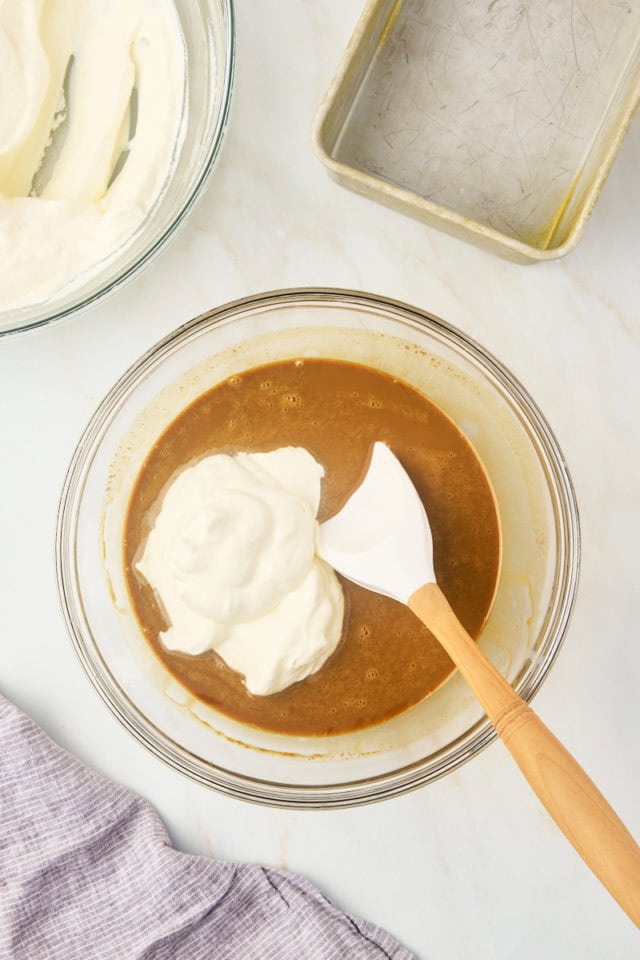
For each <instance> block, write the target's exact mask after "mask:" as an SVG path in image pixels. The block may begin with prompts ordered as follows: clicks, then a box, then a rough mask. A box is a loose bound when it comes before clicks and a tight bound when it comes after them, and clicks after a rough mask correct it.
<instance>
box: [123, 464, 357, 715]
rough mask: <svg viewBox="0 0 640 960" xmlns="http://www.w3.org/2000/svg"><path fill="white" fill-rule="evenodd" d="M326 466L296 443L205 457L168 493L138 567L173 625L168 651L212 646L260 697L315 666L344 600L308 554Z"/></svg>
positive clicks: (338, 629)
mask: <svg viewBox="0 0 640 960" xmlns="http://www.w3.org/2000/svg"><path fill="white" fill-rule="evenodd" d="M323 476H324V469H323V468H322V466H321V465H320V464H319V463H318V462H317V461H316V460H315V459H314V458H313V457H312V456H311V454H310V453H309V452H308V451H307V450H304V449H302V448H301V447H282V448H281V449H279V450H274V451H272V452H271V453H241V454H238V455H237V456H234V457H231V456H227V455H225V454H214V455H212V456H209V457H206V458H204V459H203V460H200V461H199V462H198V463H197V464H195V465H194V466H191V467H187V468H186V469H184V470H183V471H182V472H181V473H179V474H178V476H177V477H176V478H175V480H173V482H172V483H171V484H170V485H169V487H168V489H167V490H166V492H165V494H164V496H163V498H162V501H161V505H160V510H159V513H158V515H157V517H156V520H155V524H154V526H153V529H152V530H151V532H150V534H149V536H148V538H147V541H146V544H145V548H144V553H143V556H142V559H141V560H140V561H139V562H138V563H137V564H136V567H137V569H138V570H139V571H140V573H142V575H143V576H144V577H145V579H146V580H147V581H148V583H149V584H150V585H151V586H152V587H153V588H154V589H155V591H156V593H157V595H158V597H159V599H160V602H161V604H162V606H163V607H164V610H165V613H166V616H167V619H168V620H169V621H170V624H171V626H170V627H169V629H168V630H167V631H166V632H165V633H163V634H161V640H162V642H163V643H164V645H165V646H166V647H167V648H168V649H170V650H177V651H181V652H183V653H189V654H200V653H204V652H205V651H206V650H215V651H216V652H217V653H218V654H219V655H220V656H221V657H222V658H223V659H224V660H225V662H226V663H227V664H228V665H229V666H230V667H231V668H232V669H233V670H236V671H237V672H238V673H241V674H242V675H243V676H244V678H245V683H246V686H247V688H248V690H250V692H251V693H254V694H259V695H263V696H264V695H267V694H271V693H276V692H277V691H278V690H283V689H284V688H285V687H288V686H290V685H291V684H293V683H296V682H297V681H298V680H303V679H304V678H305V677H308V676H309V675H310V674H312V673H315V672H316V670H319V669H320V667H321V666H322V665H323V663H324V662H325V661H326V660H327V658H328V657H329V656H330V655H331V653H333V651H334V650H335V648H336V646H337V644H338V642H339V640H340V636H341V633H342V619H343V614H344V598H343V594H342V588H341V587H340V584H339V582H338V579H337V577H336V575H335V573H334V571H333V569H332V568H331V567H330V566H329V565H328V564H327V563H325V561H324V560H321V559H320V557H319V556H318V555H317V552H316V547H317V540H318V523H317V520H316V514H317V511H318V505H319V503H320V483H321V480H322V477H323Z"/></svg>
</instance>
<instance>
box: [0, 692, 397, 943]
mask: <svg viewBox="0 0 640 960" xmlns="http://www.w3.org/2000/svg"><path fill="white" fill-rule="evenodd" d="M0 957H1V958H2V960H49V958H54V957H55V958H56V960H58V958H61V960H97V958H99V960H200V958H207V960H208V958H215V960H276V958H278V960H280V958H282V960H306V958H309V960H311V958H313V960H325V958H329V957H331V958H337V957H340V958H343V957H345V958H346V957H348V958H350V960H351V958H353V960H383V958H392V960H412V955H411V954H410V953H409V952H408V951H407V950H405V949H404V948H403V947H401V946H399V945H398V944H397V943H396V941H395V940H393V938H392V937H390V936H389V934H387V933H385V932H384V931H383V930H380V929H379V928H378V927H376V926H374V925H373V924H371V923H368V922H367V921H363V920H356V919H354V918H353V917H349V916H347V915H345V914H343V913H341V911H340V910H338V909H337V908H336V907H334V906H333V905H332V904H331V903H330V902H329V901H328V900H326V899H325V898H324V897H323V896H322V894H321V893H319V891H318V890H316V888H315V887H313V886H312V885H311V884H310V883H308V882H307V881H306V880H304V879H302V878H301V877H298V876H296V875H294V874H290V873H283V872H281V871H279V870H272V869H268V868H264V867H260V866H257V865H255V864H233V863H222V862H219V861H215V860H208V859H206V858H205V857H196V856H189V855H187V854H184V853H179V852H178V851H177V850H174V849H173V848H172V847H171V846H170V843H169V838H168V836H167V833H166V830H165V829H164V826H163V825H162V822H161V821H160V818H159V817H158V815H157V814H156V812H155V810H154V809H153V808H152V807H151V806H150V805H149V804H148V803H146V802H145V801H144V800H142V799H141V798H140V797H138V796H136V795H135V794H133V793H130V792H129V791H128V790H125V789H124V788H123V787H119V786H116V785H115V784H113V783H110V782H109V781H108V780H105V779H103V778H102V777H100V776H98V775H97V774H96V773H94V772H93V771H92V770H89V769H88V768H87V767H85V766H83V764H81V763H80V762H79V761H78V760H76V759H75V758H74V757H72V756H70V755H69V754H68V753H66V752H65V751H64V750H63V749H62V748H61V747H59V746H57V744H55V743H53V742H52V741H51V740H50V739H49V738H48V737H47V736H46V735H45V734H44V733H43V732H42V731H41V730H40V729H39V728H38V727H37V726H36V724H35V723H33V721H32V720H30V719H29V718H28V717H27V716H25V714H23V713H21V712H20V711H19V710H18V709H17V708H16V707H14V706H13V705H12V704H11V703H9V702H8V701H7V700H5V699H4V698H3V697H0Z"/></svg>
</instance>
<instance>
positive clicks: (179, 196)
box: [0, 0, 235, 337]
mask: <svg viewBox="0 0 640 960" xmlns="http://www.w3.org/2000/svg"><path fill="white" fill-rule="evenodd" d="M175 4H176V7H177V9H178V13H179V16H180V22H181V24H182V30H183V34H184V41H185V46H186V51H187V65H186V70H187V104H186V107H187V120H186V123H185V125H184V130H183V143H182V147H181V149H180V153H179V155H178V157H177V160H176V162H175V165H174V168H173V170H172V172H171V175H170V179H169V181H168V183H167V185H166V187H165V189H164V191H163V192H162V194H161V195H160V197H159V198H158V200H157V201H156V203H155V204H154V206H153V208H152V209H151V210H150V211H149V214H148V215H147V217H146V218H145V220H144V221H143V223H142V224H141V225H140V227H139V228H138V230H136V232H135V233H134V234H133V236H132V237H131V238H129V239H128V240H126V241H125V242H124V243H123V244H122V245H121V246H120V247H119V248H118V249H117V250H115V251H114V252H113V253H112V254H111V255H110V256H108V257H107V258H106V259H105V260H104V261H103V262H102V264H101V265H100V267H99V268H96V269H95V270H94V269H89V270H88V271H87V275H86V279H85V280H84V282H82V283H73V284H72V285H70V286H69V288H68V289H67V288H65V289H63V290H61V291H60V292H59V293H58V294H54V295H53V296H51V297H50V298H49V299H48V300H46V301H44V302H42V303H37V304H34V305H30V306H26V307H21V308H19V309H12V310H5V311H3V310H2V304H1V303H0V337H2V336H6V335H8V334H15V333H19V332H24V331H27V330H33V329H34V328H37V327H43V326H46V325H47V324H49V323H53V322H54V321H55V320H61V319H62V318H63V317H68V316H70V315H71V314H73V313H79V312H80V311H81V310H84V309H85V308H86V307H88V306H90V305H91V304H93V303H95V302H96V301H97V300H99V299H101V298H102V297H105V296H107V294H111V293H113V292H114V291H115V290H117V289H118V288H119V287H120V286H122V284H124V283H125V282H126V281H127V280H129V279H131V277H133V276H134V274H136V273H137V272H138V271H139V270H140V269H142V267H143V266H144V265H145V264H147V263H149V261H150V260H151V258H152V257H153V256H154V255H155V254H156V253H157V252H158V251H159V250H160V249H161V248H162V247H163V246H164V244H165V243H166V242H167V240H168V239H169V237H171V236H172V235H173V234H174V233H175V231H176V229H177V227H178V226H179V225H180V224H181V223H182V222H183V221H184V218H185V216H186V215H187V213H188V212H189V210H190V209H191V207H192V206H193V204H194V202H195V200H196V198H197V197H198V195H199V193H200V191H201V190H202V188H203V186H204V184H205V183H206V181H207V178H208V176H209V174H210V173H211V170H212V169H213V166H214V164H215V161H216V159H217V157H218V154H219V152H220V147H221V145H222V140H223V137H224V132H225V129H226V125H227V119H228V116H229V108H230V105H231V90H232V85H233V69H234V56H235V54H234V51H235V19H234V10H233V0H175Z"/></svg>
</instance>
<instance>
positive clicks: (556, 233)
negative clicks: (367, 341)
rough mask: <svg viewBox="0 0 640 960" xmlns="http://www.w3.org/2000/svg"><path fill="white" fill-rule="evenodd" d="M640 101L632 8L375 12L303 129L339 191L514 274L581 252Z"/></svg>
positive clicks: (467, 6)
mask: <svg viewBox="0 0 640 960" xmlns="http://www.w3.org/2000/svg"><path fill="white" fill-rule="evenodd" d="M639 101H640V0H614V2H612V0H369V2H368V3H367V5H366V7H365V10H364V13H363V15H362V17H361V18H360V21H359V23H358V25H357V27H356V30H355V32H354V34H353V36H352V38H351V41H350V43H349V46H348V47H347V50H346V53H345V55H344V58H343V61H342V63H341V65H340V67H339V69H338V72H337V74H336V76H335V77H334V79H333V81H332V83H331V86H330V88H329V90H328V92H327V94H326V96H325V98H324V100H323V102H322V104H321V107H320V110H319V112H318V114H317V116H316V119H315V122H314V127H313V142H314V148H315V150H316V152H317V154H318V156H319V157H320V159H321V160H322V162H323V163H324V164H326V166H327V167H328V168H329V171H330V172H331V174H332V175H333V176H334V177H335V178H336V179H337V180H338V181H339V182H341V183H343V184H344V185H345V186H348V187H350V188H351V189H353V190H356V191H358V192H359V193H362V194H365V195H366V196H369V197H372V198H373V199H375V200H378V201H380V202H382V203H386V204H388V205H389V206H392V207H395V208H396V209H398V210H401V211H403V212H404V213H408V214H410V215H412V216H414V217H418V218H419V219H421V220H423V221H425V222H426V223H428V224H430V225H432V226H434V227H438V228H439V229H441V230H445V231H447V232H448V233H452V234H454V235H456V236H458V237H461V238H463V239H465V240H468V241H470V242H472V243H475V244H477V245H478V246H481V247H484V248H486V249H489V250H491V251H492V252H494V253H497V254H500V255H501V256H504V257H507V258H509V259H511V260H515V261H518V262H520V263H532V262H536V261H541V260H551V259H554V258H556V257H560V256H563V255H564V254H566V253H568V252H569V251H570V250H572V249H573V247H574V246H575V245H576V244H577V242H578V240H579V239H580V237H581V235H582V232H583V230H584V227H585V223H586V221H587V219H588V217H589V214H590V213H591V210H592V208H593V205H594V203H595V202H596V200H597V198H598V195H599V193H600V190H601V189H602V185H603V183H604V181H605V179H606V177H607V174H608V172H609V170H610V168H611V165H612V163H613V161H614V158H615V155H616V153H617V151H618V149H619V147H620V144H621V143H622V140H623V138H624V135H625V133H626V131H627V128H628V126H629V123H630V122H631V118H632V116H633V112H634V110H635V108H636V107H637V105H638V102H639Z"/></svg>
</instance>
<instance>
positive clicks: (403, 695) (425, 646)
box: [124, 360, 500, 736]
mask: <svg viewBox="0 0 640 960" xmlns="http://www.w3.org/2000/svg"><path fill="white" fill-rule="evenodd" d="M376 440H382V441H384V442H386V443H387V444H388V445H389V446H390V447H391V449H392V450H393V452H394V453H395V454H396V456H398V458H399V459H400V460H401V462H402V464H403V465H404V467H405V469H406V470H407V472H408V473H409V475H410V477H411V479H412V480H413V482H414V484H415V486H416V489H417V491H418V493H419V495H420V497H421V499H422V501H423V503H424V505H425V507H426V509H427V514H428V517H429V521H430V524H431V529H432V532H433V543H434V561H435V571H436V576H437V578H438V583H439V584H440V586H441V587H442V589H443V591H444V593H445V594H446V596H447V598H448V600H449V602H450V603H451V605H452V606H453V609H454V610H455V611H456V613H457V615H458V617H459V618H460V620H461V621H462V623H463V624H464V626H465V627H466V629H467V630H468V631H469V633H470V634H471V635H472V636H476V635H477V634H478V633H479V631H480V629H481V628H482V625H483V623H484V621H485V618H486V616H487V614H488V612H489V609H490V606H491V603H492V600H493V595H494V591H495V586H496V579H497V575H498V569H499V557H500V531H499V523H498V517H497V513H496V508H495V503H494V499H493V495H492V492H491V489H490V487H489V484H488V482H487V479H486V477H485V474H484V470H483V468H482V466H481V465H480V462H479V461H478V459H477V457H476V455H475V453H474V451H473V450H472V448H471V446H470V445H469V443H468V442H467V440H466V439H465V438H464V437H463V435H462V434H461V433H460V431H459V430H458V428H457V427H456V426H455V425H454V424H453V423H452V422H451V421H450V420H449V419H448V418H447V417H446V416H445V415H444V414H443V413H442V412H441V411H440V410H439V408H438V407H436V406H435V405H434V404H433V403H431V401H429V400H427V399H426V397H424V396H422V395H421V394H420V393H418V392H417V391H416V390H414V389H413V388H412V387H409V386H408V385H407V384H405V383H403V382H401V381H398V380H394V379H392V377H390V376H388V375H387V374H383V373H380V372H379V371H376V370H373V369H371V368H369V367H363V366H360V365H359V364H353V363H345V362H342V361H337V360H304V361H302V360H297V361H293V360H290V361H285V362H280V363H274V364H269V365H268V366H264V367H258V368H255V369H253V370H249V371H247V372H245V373H243V374H241V375H240V376H236V377H231V378H230V379H229V380H226V381H225V382H224V383H222V384H220V385H219V386H217V387H214V388H213V389H212V390H210V391H209V392H208V393H206V394H203V396H201V397H200V398H198V399H197V400H196V401H195V402H194V403H193V404H192V405H191V406H190V407H188V408H187V409H186V410H185V411H184V412H183V413H182V414H180V416H179V417H178V418H177V419H176V420H175V421H174V422H173V423H172V424H171V425H170V426H169V427H168V429H167V430H166V432H165V433H164V434H163V436H162V437H161V438H160V440H159V441H158V442H157V443H156V445H155V446H154V447H153V449H152V450H151V453H150V454H149V456H148V458H147V460H146V462H145V464H144V466H143V468H142V470H141V472H140V474H139V476H138V479H137V481H136V485H135V488H134V490H133V493H132V497H131V503H130V506H129V513H128V517H127V523H126V531H125V540H124V562H125V573H126V578H127V584H128V588H129V592H130V596H131V600H132V602H133V607H134V610H135V613H136V615H137V617H138V620H139V622H140V624H141V626H142V629H143V631H144V633H145V635H146V637H147V639H148V641H149V643H150V644H151V646H152V647H153V650H154V651H155V653H156V654H157V656H158V657H159V658H160V660H162V662H163V663H164V664H165V666H166V667H167V668H168V669H169V670H170V671H171V673H172V674H174V675H175V676H176V677H177V678H178V679H179V680H180V681H181V682H182V683H183V684H184V685H185V686H186V687H188V689H189V690H191V691H192V693H194V694H195V696H196V697H198V698H199V699H200V700H203V701H205V702H206V703H209V704H211V705H213V706H214V707H216V708H217V709H219V710H221V711H223V712H224V713H226V714H228V715H229V716H232V717H234V718H236V719H237V720H240V721H242V722H244V723H249V724H253V725H255V726H258V727H263V728H266V729H269V730H275V731H278V732H282V733H288V734H304V735H311V736H317V735H324V734H335V733H342V732H346V731H349V730H356V729H359V728H362V727H368V726H371V725H372V724H375V723H379V722H381V721H383V720H386V719H388V718H389V717H393V716H394V715H395V714H398V713H401V712H402V711H403V710H406V709H407V708H408V707H411V706H412V705H413V704H415V703H417V702H418V701H420V700H422V699H423V698H424V697H425V696H427V694H429V693H431V692H432V691H433V690H434V689H435V688H436V687H438V686H439V685H440V684H441V683H442V681H443V680H444V679H445V678H446V677H447V676H448V675H449V674H450V673H451V671H452V669H453V665H452V663H451V661H450V660H449V658H448V657H447V655H446V654H445V653H444V651H443V650H442V648H441V647H440V645H439V643H438V642H437V641H436V640H435V639H434V638H433V637H432V636H431V634H430V633H429V632H428V630H427V629H426V628H425V627H423V626H422V625H421V624H420V623H419V622H418V620H417V619H416V618H415V616H414V615H413V614H412V613H411V611H410V610H409V609H408V608H407V607H405V606H403V605H402V604H400V603H397V602H396V601H394V600H389V599H387V598H386V597H382V596H379V595H377V594H375V593H371V592H370V591H368V590H364V589H363V588H362V587H358V586H356V585H355V584H353V583H351V582H349V581H348V580H345V579H344V578H340V579H341V583H342V587H343V590H344V594H345V601H346V602H345V621H344V627H343V637H342V640H341V642H340V644H339V646H338V648H337V649H336V651H335V652H334V653H333V655H332V656H331V657H330V659H329V660H328V661H327V663H326V664H325V665H324V666H323V667H322V669H321V670H319V671H318V672H317V673H315V674H314V675H312V676H311V677H308V678H307V679H306V680H303V681H301V682H300V683H297V684H295V685H294V686H292V687H289V688H288V689H286V690H283V691H281V692H280V693H275V694H272V695H271V696H267V697H259V696H254V695H252V694H250V693H248V691H247V690H246V688H245V686H244V683H243V682H242V679H241V677H240V675H239V674H237V673H235V672H234V671H232V670H231V669H229V668H228V667H227V666H226V664H225V663H224V662H223V661H222V660H221V659H220V658H219V657H218V656H217V654H215V653H207V654H203V655H201V656H197V657H192V656H189V655H187V654H180V653H172V652H169V651H168V650H166V649H165V648H164V647H163V645H162V643H161V642H160V640H159V633H160V631H162V630H165V629H166V628H167V626H168V625H167V623H166V621H165V619H164V617H163V613H162V610H161V608H160V607H159V605H158V603H157V600H156V596H155V593H154V591H153V590H152V589H151V588H150V587H149V585H148V584H147V582H146V581H145V580H144V578H143V577H142V576H141V575H140V574H138V573H137V572H136V571H135V568H134V562H135V559H137V558H138V557H139V556H140V555H141V550H142V545H143V543H144V540H145V538H146V536H147V533H148V531H149V529H150V524H151V523H152V518H153V516H154V513H155V511H156V510H157V501H158V498H159V496H160V494H161V491H162V488H163V487H164V485H165V484H166V483H167V482H168V481H169V480H170V479H171V477H172V476H173V475H174V474H175V473H176V471H178V470H180V469H181V468H183V467H184V466H185V465H186V464H188V463H190V462H192V461H194V460H196V459H199V458H201V457H203V456H205V455H208V454H211V453H238V452H240V451H247V452H256V451H264V452H266V451H269V450H274V449H276V448H278V447H284V446H301V447H306V448H307V450H309V452H310V453H311V454H313V456H314V457H315V458H316V459H317V460H318V461H319V462H320V463H322V464H323V466H324V468H325V471H326V474H325V478H324V481H323V488H322V501H321V504H320V512H319V516H318V518H319V520H320V521H322V520H326V519H327V518H328V517H330V516H332V515H333V514H334V513H335V512H336V511H337V510H339V509H340V507H341V506H342V505H343V504H344V503H345V501H346V500H347V499H348V497H349V496H350V495H351V493H352V492H353V491H354V489H355V488H356V487H357V486H358V484H359V483H360V481H361V479H362V477H363V474H364V470H365V467H366V465H367V463H368V460H369V456H370V452H371V447H372V445H373V443H374V442H375V441H376Z"/></svg>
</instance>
